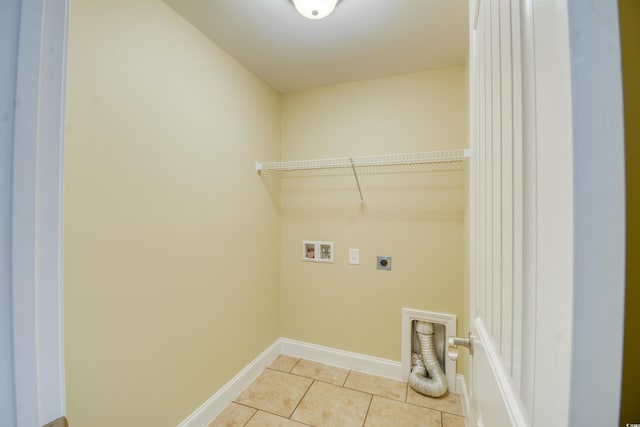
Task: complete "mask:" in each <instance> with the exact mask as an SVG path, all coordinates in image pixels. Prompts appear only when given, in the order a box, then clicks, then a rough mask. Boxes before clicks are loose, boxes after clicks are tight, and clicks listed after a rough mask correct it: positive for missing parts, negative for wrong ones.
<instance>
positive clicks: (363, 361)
mask: <svg viewBox="0 0 640 427" xmlns="http://www.w3.org/2000/svg"><path fill="white" fill-rule="evenodd" d="M278 342H279V343H280V353H281V354H285V355H287V356H293V357H301V358H303V359H308V360H313V361H315V362H320V363H325V364H327V365H332V366H337V367H339V368H345V369H351V370H354V371H359V372H364V373H366V374H372V375H377V376H379V377H386V378H392V379H394V380H401V379H402V366H401V364H400V362H395V361H392V360H388V359H381V358H379V357H374V356H367V355H365V354H360V353H353V352H350V351H345V350H337V349H335V348H329V347H324V346H321V345H317V344H309V343H306V342H302V341H296V340H291V339H288V338H280V339H279V340H278Z"/></svg>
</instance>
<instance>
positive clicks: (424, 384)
mask: <svg viewBox="0 0 640 427" xmlns="http://www.w3.org/2000/svg"><path fill="white" fill-rule="evenodd" d="M412 323H413V325H412V330H413V334H412V336H413V339H412V350H411V352H412V357H411V365H412V367H411V374H410V375H409V385H410V386H411V388H412V389H414V390H415V391H417V392H418V393H420V394H424V395H427V396H432V397H440V396H442V395H444V394H445V393H446V392H447V390H448V384H447V377H446V376H445V373H444V367H445V364H444V350H445V348H444V346H445V336H446V333H445V327H444V325H440V324H438V323H431V322H426V321H422V320H416V321H414V322H412ZM436 332H437V333H436ZM436 343H437V344H436Z"/></svg>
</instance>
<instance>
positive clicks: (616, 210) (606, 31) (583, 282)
mask: <svg viewBox="0 0 640 427" xmlns="http://www.w3.org/2000/svg"><path fill="white" fill-rule="evenodd" d="M635 5H636V7H637V6H638V2H635ZM618 10H619V9H618V2H615V1H613V2H611V1H595V2H581V1H570V2H568V16H569V37H570V46H571V57H572V58H573V59H574V60H573V61H572V62H571V84H572V89H573V90H572V93H571V95H572V102H571V105H572V111H571V116H570V119H571V120H572V121H573V123H572V124H573V153H572V155H573V163H574V170H573V176H574V181H573V203H574V211H573V227H574V228H573V230H574V233H573V236H574V240H573V245H574V258H573V263H574V269H575V270H574V289H573V304H574V306H573V324H574V327H573V330H572V342H571V351H572V355H571V375H570V377H571V380H570V404H569V405H570V406H569V423H570V424H571V425H576V426H579V425H615V424H617V423H618V419H619V417H620V413H619V412H620V393H621V382H622V359H623V344H624V311H625V220H624V218H625V172H624V169H625V137H624V110H623V92H622V70H621V65H620V64H621V56H620V55H621V53H620V28H619V22H620V21H619V18H618V13H619V12H618ZM636 10H637V8H636ZM628 143H631V144H633V143H637V141H633V142H632V141H628ZM630 285H631V284H630ZM634 309H635V307H634ZM567 332H568V331H566V330H563V331H562V333H567ZM603 344H604V345H603ZM603 348H604V349H606V350H605V351H602V349H603ZM594 366H600V367H606V369H594ZM595 390H597V392H595ZM620 421H622V420H620ZM628 421H632V420H628ZM628 421H625V422H628ZM633 422H636V423H637V422H638V421H633Z"/></svg>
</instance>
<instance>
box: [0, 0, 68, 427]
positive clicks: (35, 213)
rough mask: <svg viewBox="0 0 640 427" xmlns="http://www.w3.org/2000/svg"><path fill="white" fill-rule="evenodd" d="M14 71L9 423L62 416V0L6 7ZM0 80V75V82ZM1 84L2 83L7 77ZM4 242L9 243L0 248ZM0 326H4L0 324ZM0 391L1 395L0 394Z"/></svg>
mask: <svg viewBox="0 0 640 427" xmlns="http://www.w3.org/2000/svg"><path fill="white" fill-rule="evenodd" d="M14 6H16V7H17V8H18V10H19V14H18V16H19V23H18V25H17V26H16V27H15V28H16V31H18V33H17V34H16V36H17V37H16V39H17V40H18V45H17V49H16V54H15V55H14V56H9V57H8V62H9V66H10V67H13V68H14V69H15V75H14V76H15V82H14V83H13V84H14V85H15V98H12V100H11V101H12V104H14V102H15V109H14V116H13V117H12V119H13V123H12V125H13V134H12V135H11V136H10V137H9V138H7V142H8V144H7V145H8V146H10V147H11V154H12V163H13V165H12V169H11V173H10V174H9V178H8V179H9V182H10V187H11V198H10V199H9V207H8V211H9V212H10V216H11V219H10V222H11V225H10V229H11V231H10V236H1V237H2V239H3V241H2V244H3V245H6V244H8V245H9V246H8V247H9V248H10V249H9V253H10V271H11V274H10V278H9V281H10V287H11V303H10V305H11V313H12V316H11V325H10V328H11V331H12V349H11V350H12V353H13V355H12V361H13V372H12V374H13V387H11V388H12V389H13V390H10V391H9V392H11V393H13V395H14V396H13V411H12V412H13V414H12V417H13V420H12V421H11V422H10V424H8V425H15V426H18V427H23V426H24V427H33V426H41V425H44V424H45V423H48V422H50V421H53V420H54V419H56V418H58V417H60V416H63V415H64V414H65V410H66V408H65V387H64V358H63V320H62V318H63V310H62V160H63V156H62V148H63V129H64V114H63V113H64V88H65V84H64V83H65V79H66V75H65V72H66V70H65V64H66V46H67V43H66V42H67V25H68V14H69V1H68V0H34V1H28V2H27V1H23V2H20V1H17V2H15V3H14ZM3 78H4V77H3ZM7 78H8V77H7ZM7 242H9V243H7ZM3 326H4V325H3ZM3 393H4V390H3Z"/></svg>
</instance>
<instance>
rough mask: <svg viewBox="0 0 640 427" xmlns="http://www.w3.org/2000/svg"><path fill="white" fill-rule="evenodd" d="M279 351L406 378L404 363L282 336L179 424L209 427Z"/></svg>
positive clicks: (395, 377) (346, 367)
mask: <svg viewBox="0 0 640 427" xmlns="http://www.w3.org/2000/svg"><path fill="white" fill-rule="evenodd" d="M279 354H284V355H286V356H292V357H300V358H303V359H308V360H313V361H315V362H320V363H325V364H327V365H333V366H337V367H339V368H345V369H351V370H354V371H359V372H364V373H367V374H372V375H377V376H380V377H386V378H392V379H396V380H401V379H402V366H401V364H400V362H395V361H392V360H387V359H381V358H379V357H373V356H367V355H364V354H359V353H353V352H350V351H345V350H337V349H334V348H330V347H324V346H321V345H317V344H310V343H307V342H303V341H296V340H292V339H288V338H278V339H277V340H276V341H275V342H274V343H273V344H271V345H270V346H269V348H267V349H266V350H265V351H263V352H262V353H261V354H260V355H259V356H258V357H256V358H255V359H254V360H253V361H252V362H251V363H249V364H248V365H247V366H246V367H245V368H244V369H243V370H242V371H240V372H239V373H238V374H237V375H236V376H235V377H233V378H232V379H231V380H230V381H229V382H228V383H227V384H225V385H224V386H222V388H221V389H220V390H218V391H217V392H216V393H215V394H214V395H213V396H211V397H210V398H209V399H207V401H206V402H204V403H203V404H202V405H200V407H199V408H198V409H196V410H195V412H193V413H192V414H191V415H189V416H188V417H187V418H186V419H185V420H184V421H182V422H181V423H180V424H178V427H206V426H208V425H209V423H211V421H213V419H214V418H216V417H217V416H218V415H220V413H221V412H222V411H223V410H224V409H225V408H226V407H227V406H228V405H229V404H230V403H231V402H232V401H233V399H235V398H236V396H238V395H239V394H240V393H241V392H242V390H244V389H245V388H247V386H248V385H249V384H251V383H252V382H253V381H254V380H255V379H256V378H257V377H258V375H260V373H261V372H262V371H263V370H264V369H265V368H266V367H267V366H269V365H270V364H271V362H273V361H274V360H275V359H276V357H278V355H279Z"/></svg>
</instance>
